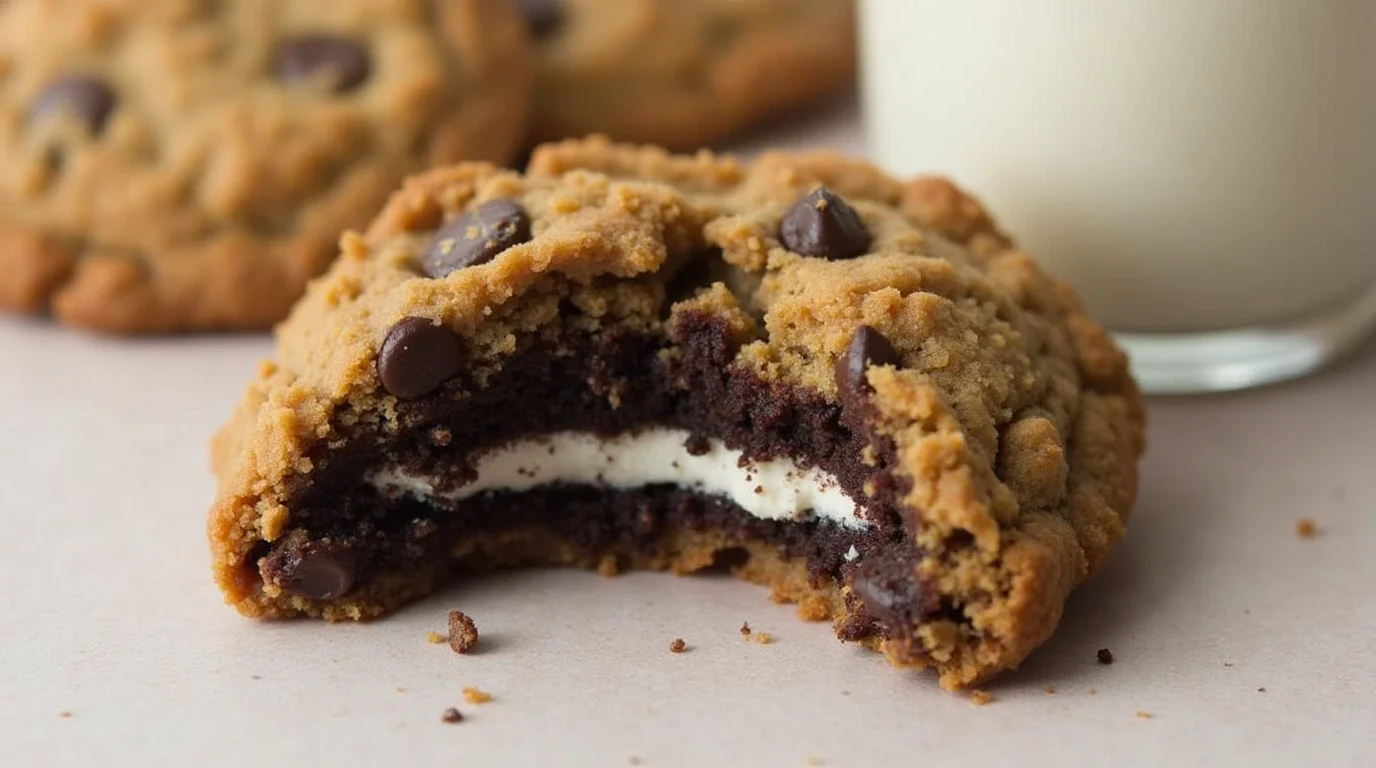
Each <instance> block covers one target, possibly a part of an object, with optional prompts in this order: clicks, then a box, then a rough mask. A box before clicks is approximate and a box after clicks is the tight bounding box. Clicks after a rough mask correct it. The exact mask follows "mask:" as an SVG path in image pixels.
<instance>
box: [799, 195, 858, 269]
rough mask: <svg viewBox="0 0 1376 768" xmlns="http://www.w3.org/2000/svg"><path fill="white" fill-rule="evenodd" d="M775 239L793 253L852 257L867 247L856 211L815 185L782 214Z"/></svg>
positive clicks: (841, 257)
mask: <svg viewBox="0 0 1376 768" xmlns="http://www.w3.org/2000/svg"><path fill="white" fill-rule="evenodd" d="M779 239H780V240H782V241H783V243H784V245H785V246H787V247H788V249H789V250H790V251H793V252H794V253H801V254H803V255H804V256H820V257H822V258H824V259H853V258H855V257H856V256H859V255H860V254H862V253H864V252H865V251H868V250H869V248H870V233H869V230H867V229H865V222H863V221H861V220H860V214H858V213H856V212H855V209H854V208H852V207H850V206H849V205H848V204H847V203H846V201H845V200H842V199H841V198H840V197H839V196H838V195H837V194H836V193H834V192H832V191H831V190H829V189H827V188H826V187H818V188H816V189H814V190H812V191H811V192H809V193H808V194H806V195H804V196H803V197H802V199H800V200H799V201H798V202H796V203H794V204H793V207H792V208H790V209H789V210H788V213H787V214H784V220H783V223H782V224H780V225H779Z"/></svg>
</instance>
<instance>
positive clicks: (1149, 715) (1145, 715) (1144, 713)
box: [1132, 709, 1156, 720]
mask: <svg viewBox="0 0 1376 768" xmlns="http://www.w3.org/2000/svg"><path fill="white" fill-rule="evenodd" d="M1132 714H1134V715H1136V716H1137V717H1138V718H1140V719H1142V720H1150V719H1152V718H1153V717H1156V715H1153V714H1152V713H1150V712H1148V711H1146V710H1145V709H1139V710H1137V711H1136V712H1133V713H1132Z"/></svg>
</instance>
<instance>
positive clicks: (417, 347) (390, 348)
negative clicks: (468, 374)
mask: <svg viewBox="0 0 1376 768" xmlns="http://www.w3.org/2000/svg"><path fill="white" fill-rule="evenodd" d="M462 362H463V361H462V350H461V349H460V348H459V340H458V338H457V337H456V336H454V334H453V333H451V332H450V331H449V329H448V328H445V327H444V326H440V325H435V324H434V323H433V322H431V321H430V320H427V319H426V318H423V317H408V318H406V319H405V320H402V321H401V322H399V323H397V324H396V325H394V326H392V329H391V330H390V331H388V332H387V338H386V339H384V340H383V342H382V349H381V351H379V352H378V355H377V372H378V376H380V377H381V378H382V386H383V387H384V388H385V389H386V390H387V391H388V392H390V393H392V394H393V395H396V396H397V397H400V398H402V399H404V400H412V399H415V398H417V397H424V396H425V395H428V394H430V393H431V392H433V391H435V389H436V388H438V387H439V385H441V384H443V383H444V382H446V381H448V380H449V379H451V378H453V377H454V375H455V374H457V373H458V372H459V369H460V367H461V366H462Z"/></svg>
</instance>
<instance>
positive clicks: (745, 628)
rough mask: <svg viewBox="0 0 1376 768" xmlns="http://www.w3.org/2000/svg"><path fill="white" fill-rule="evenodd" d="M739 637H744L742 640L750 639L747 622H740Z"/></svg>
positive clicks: (748, 623)
mask: <svg viewBox="0 0 1376 768" xmlns="http://www.w3.org/2000/svg"><path fill="white" fill-rule="evenodd" d="M741 637H744V638H749V637H750V622H748V621H742V622H741Z"/></svg>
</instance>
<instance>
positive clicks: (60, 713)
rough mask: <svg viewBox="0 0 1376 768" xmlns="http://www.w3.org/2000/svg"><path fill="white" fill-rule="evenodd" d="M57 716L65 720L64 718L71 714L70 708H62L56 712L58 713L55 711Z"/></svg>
mask: <svg viewBox="0 0 1376 768" xmlns="http://www.w3.org/2000/svg"><path fill="white" fill-rule="evenodd" d="M57 716H58V717H60V718H62V719H64V720H65V719H67V718H69V717H71V716H72V710H70V709H64V710H62V711H61V712H58V713H57Z"/></svg>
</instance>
